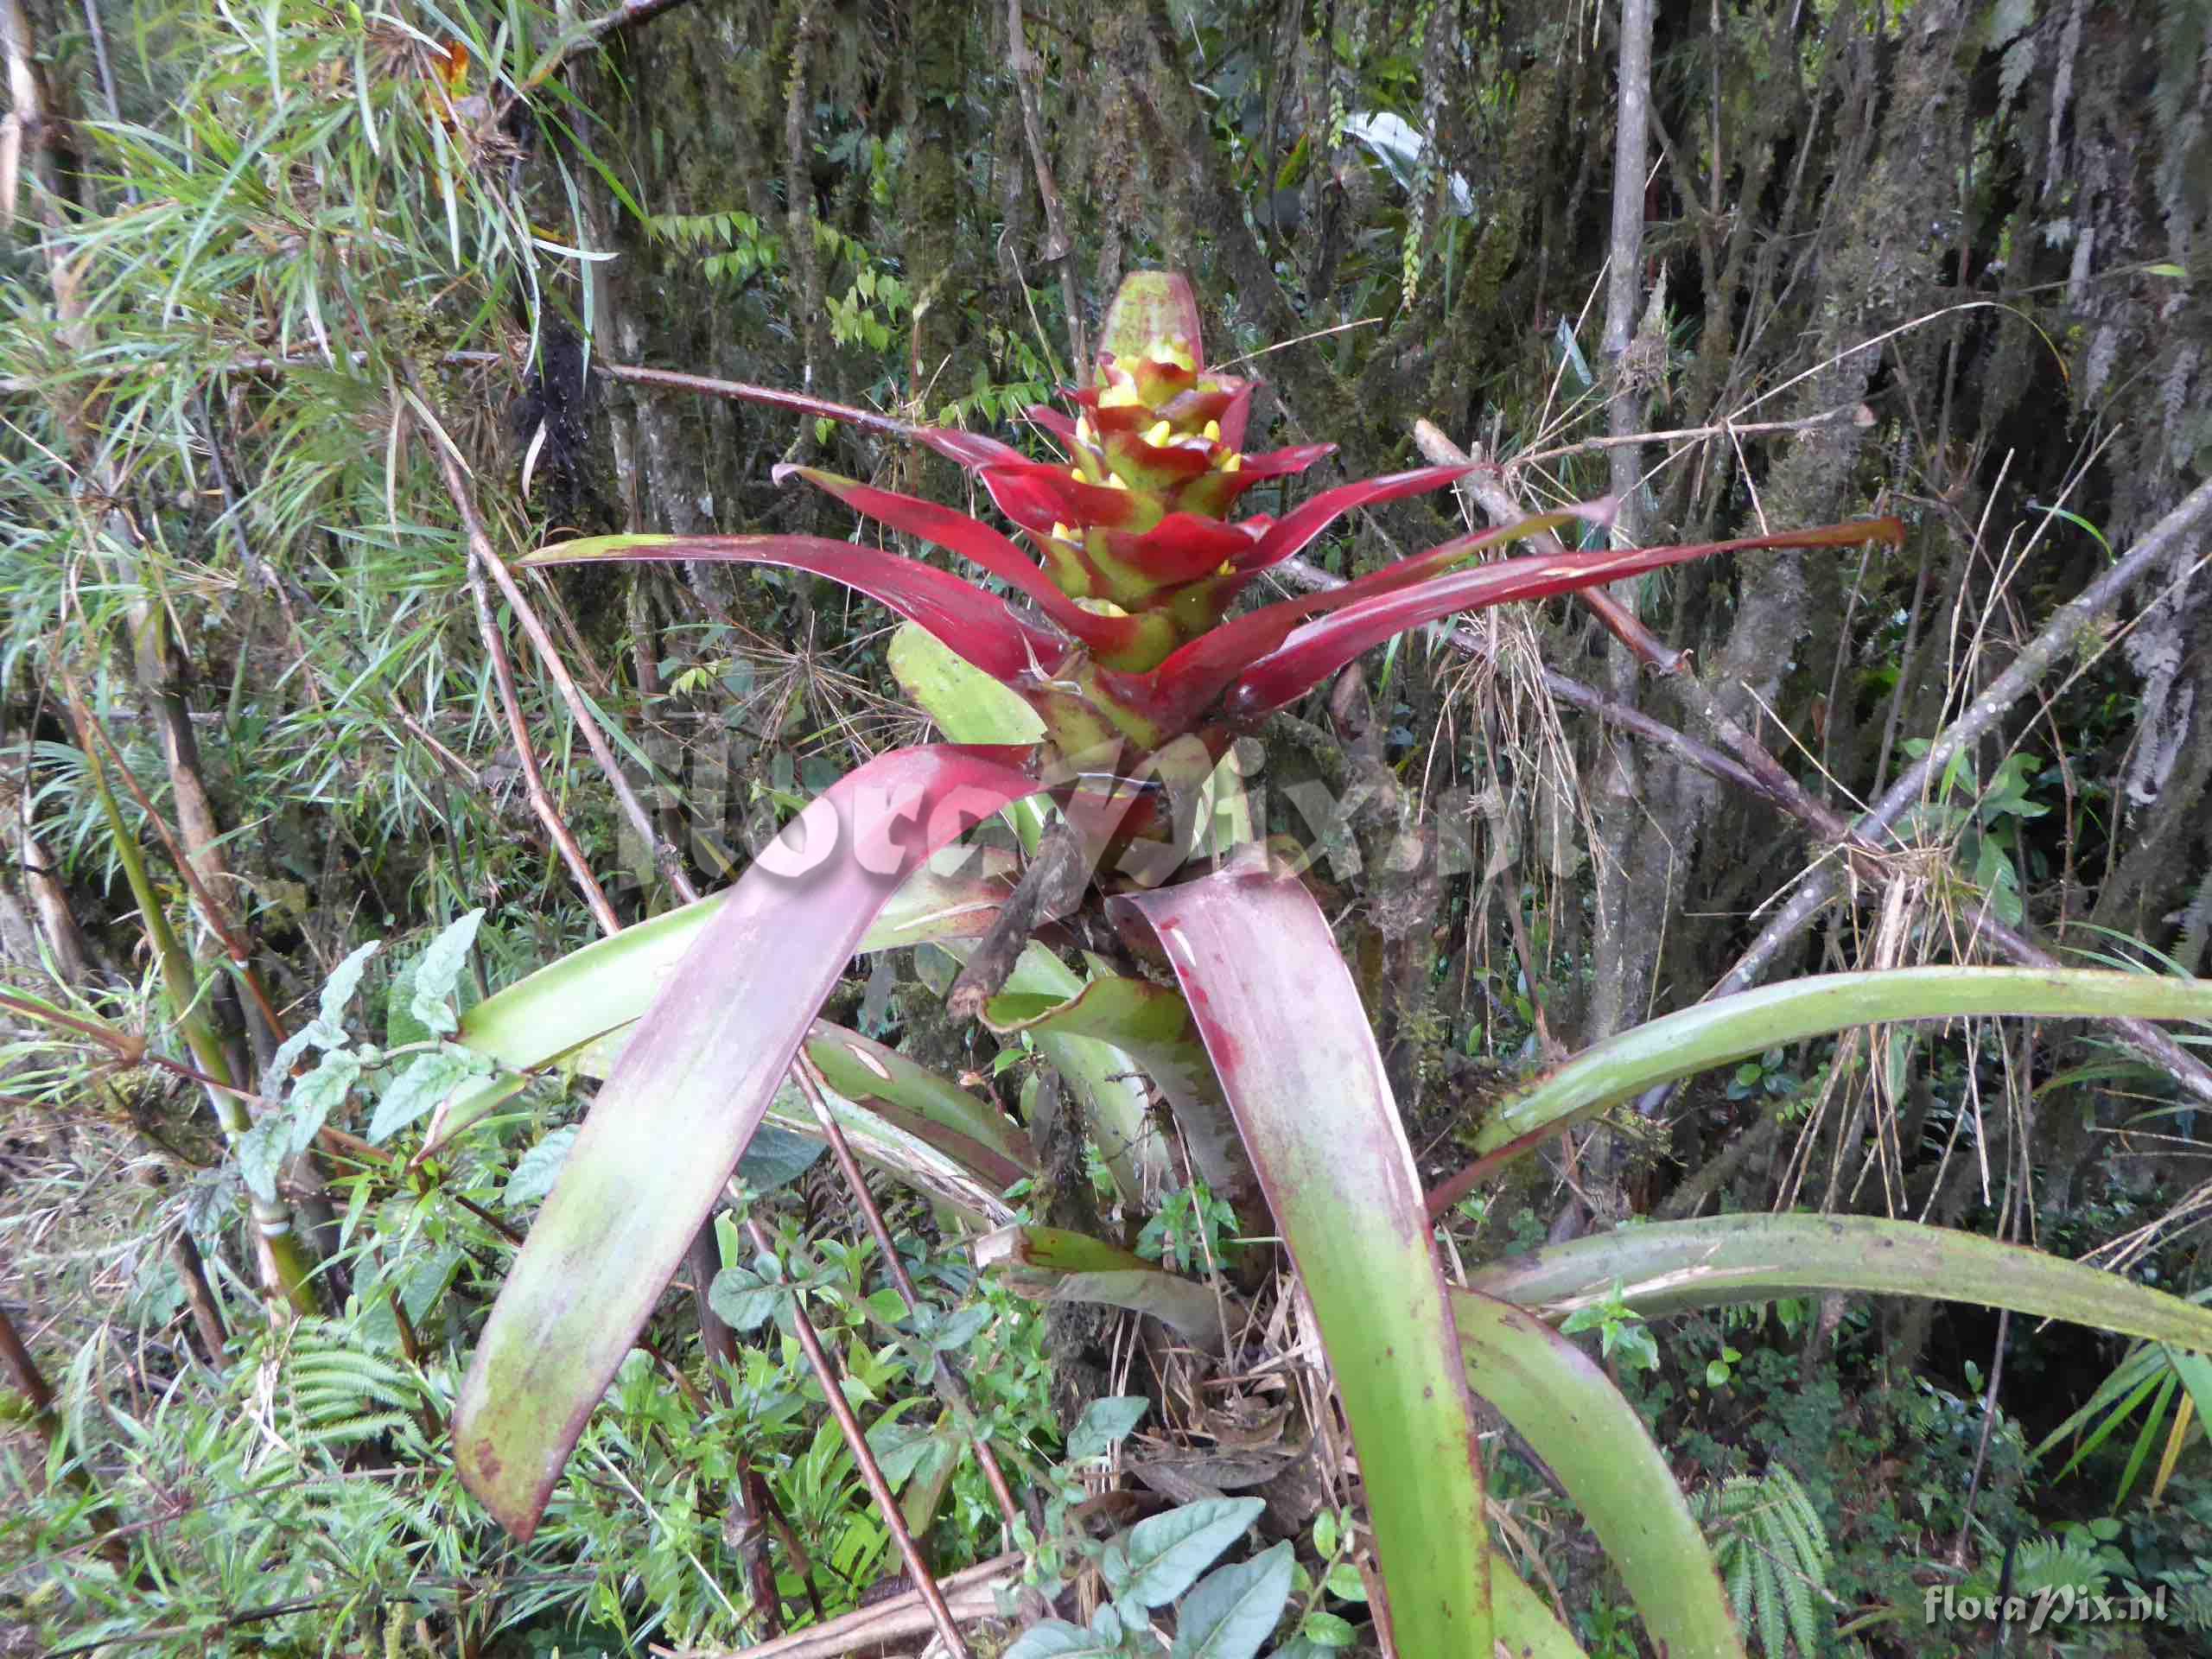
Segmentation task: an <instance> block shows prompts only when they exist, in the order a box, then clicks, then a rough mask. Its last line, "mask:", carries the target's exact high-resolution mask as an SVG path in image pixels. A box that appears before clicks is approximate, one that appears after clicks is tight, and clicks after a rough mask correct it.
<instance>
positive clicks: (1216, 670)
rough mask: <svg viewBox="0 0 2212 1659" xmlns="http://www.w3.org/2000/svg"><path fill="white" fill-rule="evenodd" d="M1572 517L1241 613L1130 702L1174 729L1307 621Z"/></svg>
mask: <svg viewBox="0 0 2212 1659" xmlns="http://www.w3.org/2000/svg"><path fill="white" fill-rule="evenodd" d="M1575 517H1576V514H1574V513H1573V512H1558V513H1548V514H1547V515H1545V516H1544V517H1543V518H1524V519H1522V521H1521V522H1520V523H1519V524H1508V525H1506V526H1505V527H1504V528H1503V529H1502V530H1486V531H1480V532H1478V533H1477V534H1475V535H1472V536H1463V537H1458V538H1457V539H1455V540H1453V541H1450V542H1446V543H1444V544H1443V545H1442V546H1441V547H1437V548H1433V549H1431V550H1429V551H1427V552H1426V553H1420V554H1416V555H1414V556H1413V557H1412V558H1410V559H1402V560H1401V561H1399V562H1398V563H1395V564H1393V565H1389V566H1386V567H1385V568H1384V569H1381V570H1375V571H1370V573H1369V574H1368V575H1364V576H1361V577H1358V578H1357V579H1355V580H1354V581H1351V582H1346V583H1345V584H1344V586H1343V587H1341V588H1332V589H1329V590H1328V591H1326V592H1323V593H1318V594H1300V595H1298V596H1297V597H1295V598H1293V599H1285V600H1279V601H1276V602H1275V603H1274V604H1273V605H1267V606H1262V607H1261V608H1260V609H1258V610H1256V611H1248V612H1246V613H1244V614H1243V616H1240V617H1236V618H1234V619H1232V620H1230V621H1227V622H1224V623H1221V624H1219V625H1218V626H1216V627H1213V628H1211V629H1210V630H1208V631H1207V632H1205V633H1202V634H1200V635H1199V636H1198V638H1197V639H1193V640H1192V641H1191V643H1190V644H1188V645H1185V646H1183V647H1182V648H1181V649H1179V650H1178V651H1176V652H1173V654H1172V655H1170V656H1169V657H1168V658H1167V660H1166V661H1165V662H1163V663H1162V664H1160V666H1159V667H1158V668H1157V669H1156V670H1154V671H1153V672H1152V674H1151V675H1150V676H1149V677H1147V678H1148V683H1149V690H1148V691H1147V693H1146V694H1144V695H1143V696H1141V697H1140V698H1139V701H1138V703H1137V706H1138V707H1140V708H1141V709H1143V710H1144V711H1145V712H1146V713H1147V714H1148V715H1151V716H1152V717H1153V718H1154V719H1155V720H1158V721H1161V722H1163V723H1164V724H1166V725H1167V726H1169V727H1170V728H1175V729H1181V728H1184V727H1185V726H1187V725H1188V724H1189V723H1190V722H1191V721H1194V720H1196V719H1197V718H1198V715H1200V714H1202V713H1203V712H1204V711H1205V709H1206V708H1207V706H1208V705H1209V704H1211V702H1213V700H1214V699H1215V698H1216V697H1217V696H1219V695H1220V694H1221V693H1222V691H1223V690H1224V689H1225V688H1226V687H1227V686H1228V685H1229V684H1230V683H1231V682H1232V681H1234V680H1236V678H1237V677H1239V676H1240V675H1242V674H1243V673H1244V672H1245V671H1247V670H1249V669H1250V668H1252V667H1253V666H1254V664H1258V663H1260V662H1261V661H1262V659H1263V658H1267V657H1268V655H1269V654H1270V653H1271V652H1274V650H1275V649H1276V648H1277V647H1278V646H1280V645H1281V644H1282V643H1283V641H1284V640H1286V639H1289V638H1290V636H1291V635H1292V634H1293V633H1294V632H1296V631H1297V630H1298V629H1299V628H1300V627H1301V626H1305V624H1306V620H1307V619H1309V618H1311V617H1313V616H1317V615H1319V614H1322V613H1325V612H1330V611H1336V610H1342V609H1347V608H1349V607H1352V606H1355V605H1358V604H1361V603H1363V602H1364V601H1371V600H1375V599H1379V598H1381V597H1382V596H1383V595H1384V594H1391V593H1395V592H1398V591H1399V590H1401V589H1404V588H1414V587H1417V586H1419V585H1420V584H1421V583H1422V582H1434V581H1436V580H1438V573H1439V572H1440V571H1446V570H1448V569H1450V567H1451V566H1452V565H1453V564H1456V563H1459V562H1461V561H1463V560H1465V559H1469V558H1471V557H1473V556H1475V555H1476V553H1478V552H1479V551H1480V550H1483V549H1484V548H1490V547H1496V546H1500V545H1503V543H1508V542H1513V541H1520V540H1523V539H1525V538H1527V537H1530V536H1535V535H1539V534H1541V532H1543V531H1547V530H1558V529H1560V528H1561V527H1562V526H1564V525H1566V524H1571V523H1573V520H1574V518H1575ZM1491 568H1496V567H1491ZM1222 585H1223V587H1224V588H1232V589H1233V588H1235V587H1236V586H1237V585H1238V583H1237V582H1234V581H1232V582H1224V583H1223V584H1222Z"/></svg>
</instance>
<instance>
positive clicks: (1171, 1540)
mask: <svg viewBox="0 0 2212 1659" xmlns="http://www.w3.org/2000/svg"><path fill="white" fill-rule="evenodd" d="M1265 1508H1267V1504H1266V1503H1264V1502H1263V1501H1262V1500H1261V1499H1259V1498H1256V1497H1216V1498H1208V1499H1206V1500H1205V1501H1204V1502H1202V1503H1185V1504H1184V1505H1183V1506H1182V1507H1181V1508H1179V1509H1173V1510H1168V1511H1167V1513H1166V1514H1165V1515H1155V1516H1153V1517H1152V1518H1151V1519H1150V1520H1148V1521H1140V1522H1137V1524H1136V1525H1135V1527H1134V1528H1132V1529H1130V1531H1129V1542H1128V1550H1129V1584H1128V1589H1127V1590H1126V1591H1124V1592H1122V1594H1121V1596H1120V1598H1119V1599H1124V1600H1129V1601H1135V1602H1137V1603H1139V1604H1141V1605H1143V1606H1147V1607H1158V1606H1161V1605H1165V1604H1166V1603H1167V1602H1171V1601H1173V1600H1174V1599H1175V1598H1176V1597H1178V1596H1179V1595H1181V1594H1182V1593H1183V1592H1185V1590H1187V1589H1189V1588H1190V1587H1191V1586H1192V1583H1193V1582H1195V1581H1196V1580H1197V1579H1198V1574H1199V1573H1203V1572H1205V1570H1206V1568H1207V1567H1211V1565H1212V1564H1213V1562H1214V1560H1215V1558H1216V1557H1217V1556H1218V1555H1219V1554H1221V1553H1222V1551H1224V1549H1227V1548H1229V1547H1230V1545H1231V1544H1233V1543H1235V1542H1236V1541H1237V1540H1238V1539H1239V1538H1241V1537H1243V1535H1244V1530H1245V1529H1246V1528H1248V1527H1249V1526H1250V1525H1251V1524H1252V1523H1253V1522H1255V1521H1256V1520H1258V1519H1259V1517H1260V1511H1261V1510H1264V1509H1265ZM1288 1562H1289V1557H1288V1556H1287V1554H1286V1555H1285V1557H1284V1563H1285V1565H1284V1573H1285V1577H1284V1580H1283V1584H1284V1593H1285V1594H1288V1593H1289V1582H1290V1580H1289V1578H1288V1572H1289V1567H1288ZM1264 1634H1265V1632H1262V1635H1264ZM1248 1651H1249V1652H1254V1653H1256V1652H1257V1651H1259V1644H1258V1643H1256V1642H1255V1643H1253V1645H1252V1647H1251V1648H1250V1649H1249V1650H1248Z"/></svg>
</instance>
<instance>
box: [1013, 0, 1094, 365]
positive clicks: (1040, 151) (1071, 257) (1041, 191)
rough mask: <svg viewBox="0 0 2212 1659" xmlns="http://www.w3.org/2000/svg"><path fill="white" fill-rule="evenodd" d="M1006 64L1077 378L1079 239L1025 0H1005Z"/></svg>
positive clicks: (1081, 360) (1082, 359)
mask: <svg viewBox="0 0 2212 1659" xmlns="http://www.w3.org/2000/svg"><path fill="white" fill-rule="evenodd" d="M1006 37H1007V38H1006V53H1007V67H1008V68H1010V69H1011V70H1013V72H1014V89H1015V92H1016V93H1017V94H1018V95H1019V97H1020V102H1021V128H1022V132H1023V135H1024V136H1025V137H1027V140H1028V144H1029V160H1030V164H1031V165H1032V166H1033V168H1035V169H1036V172H1037V194H1038V195H1039V196H1040V197H1041V198H1043V200H1044V203H1045V255H1044V257H1046V258H1047V259H1049V260H1051V261H1052V263H1053V264H1056V265H1058V267H1059V268H1060V304H1061V306H1062V308H1064V309H1065V311H1066V312H1067V315H1068V343H1069V346H1070V347H1071V349H1072V350H1073V352H1074V353H1075V361H1074V362H1073V363H1072V364H1071V365H1070V366H1069V372H1070V373H1071V375H1072V376H1073V377H1074V378H1076V379H1077V380H1078V381H1081V380H1083V379H1084V378H1085V377H1086V376H1087V375H1088V374H1089V373H1090V342H1089V340H1087V339H1085V337H1084V327H1083V308H1082V307H1080V306H1079V305H1077V303H1076V292H1075V243H1074V241H1073V240H1072V239H1071V238H1070V237H1069V235H1068V226H1067V214H1066V213H1065V211H1064V210H1063V209H1062V207H1061V206H1060V191H1059V187H1058V185H1057V184H1055V183H1054V182H1053V181H1052V161H1051V158H1050V157H1049V156H1047V155H1046V149H1045V120H1044V116H1043V114H1042V112H1041V108H1040V105H1041V103H1042V100H1041V99H1040V97H1039V86H1038V83H1039V79H1040V77H1039V73H1038V68H1037V57H1036V54H1034V53H1033V52H1032V51H1030V49H1029V37H1028V35H1027V34H1026V33H1025V32H1024V31H1023V29H1022V26H1021V0H1007V8H1006Z"/></svg>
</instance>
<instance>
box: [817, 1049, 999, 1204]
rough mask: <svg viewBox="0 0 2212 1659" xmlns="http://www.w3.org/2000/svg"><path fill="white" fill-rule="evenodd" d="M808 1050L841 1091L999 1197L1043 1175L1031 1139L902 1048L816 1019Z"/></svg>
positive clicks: (837, 1089)
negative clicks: (954, 1163)
mask: <svg viewBox="0 0 2212 1659" xmlns="http://www.w3.org/2000/svg"><path fill="white" fill-rule="evenodd" d="M806 1052H807V1056H808V1058H810V1059H812V1060H813V1062H814V1063H815V1065H817V1066H819V1067H820V1068H821V1070H822V1075H823V1077H825V1078H827V1079H828V1080H829V1085H830V1087H832V1088H833V1089H835V1090H836V1091H837V1092H838V1093H839V1094H841V1095H842V1096H845V1097H846V1098H847V1099H848V1100H854V1101H858V1102H861V1103H863V1104H865V1105H868V1106H870V1107H873V1108H874V1109H876V1110H878V1111H880V1112H881V1113H882V1114H883V1115H884V1116H886V1117H887V1118H889V1119H890V1120H891V1121H892V1122H895V1123H897V1124H898V1125H899V1127H900V1128H904V1129H906V1131H907V1133H909V1134H910V1135H918V1136H919V1137H920V1138H921V1139H923V1140H925V1141H928V1142H929V1143H930V1144H931V1146H934V1147H937V1148H938V1151H940V1152H943V1153H944V1154H947V1155H948V1156H950V1157H952V1158H955V1159H957V1160H959V1161H960V1162H961V1163H962V1164H963V1165H964V1166H966V1167H967V1168H968V1169H969V1170H970V1171H971V1172H972V1173H974V1174H975V1175H976V1177H977V1178H978V1179H980V1180H982V1183H983V1185H986V1186H988V1187H989V1188H990V1189H991V1190H992V1191H993V1192H1002V1191H1004V1190H1005V1189H1006V1188H1007V1187H1009V1186H1011V1185H1014V1182H1016V1181H1018V1180H1020V1179H1021V1178H1022V1177H1023V1176H1025V1175H1034V1174H1035V1173H1037V1156H1036V1154H1035V1152H1034V1151H1033V1149H1032V1148H1031V1147H1030V1144H1029V1137H1028V1135H1026V1134H1024V1133H1023V1132H1022V1130H1021V1129H1020V1127H1019V1126H1018V1125H1016V1124H1015V1123H1014V1122H1013V1120H1012V1119H1010V1118H1008V1117H1007V1116H1006V1114H1005V1113H1003V1112H1001V1111H1000V1110H999V1109H998V1108H997V1106H996V1105H995V1104H993V1103H989V1102H988V1101H982V1100H978V1099H977V1098H976V1096H973V1095H971V1094H969V1092H968V1091H967V1090H964V1089H963V1088H961V1087H960V1086H959V1085H958V1084H956V1083H954V1082H953V1081H952V1080H951V1079H950V1078H949V1077H944V1076H942V1075H941V1074H939V1073H938V1072H936V1071H931V1070H930V1069H929V1067H927V1066H925V1065H919V1064H918V1063H917V1062H915V1061H914V1060H912V1059H910V1058H907V1057H906V1055H904V1054H901V1053H900V1052H899V1051H898V1050H897V1049H895V1048H887V1047H886V1046H884V1045H883V1044H881V1043H879V1042H877V1041H876V1040H875V1039H873V1038H870V1037H863V1036H862V1035H861V1033H859V1032H857V1031H850V1030H848V1029H847V1028H846V1027H843V1026H839V1025H833V1024H832V1023H830V1022H829V1020H816V1021H815V1022H814V1030H813V1032H812V1033H810V1035H809V1036H808V1038H807V1039H806Z"/></svg>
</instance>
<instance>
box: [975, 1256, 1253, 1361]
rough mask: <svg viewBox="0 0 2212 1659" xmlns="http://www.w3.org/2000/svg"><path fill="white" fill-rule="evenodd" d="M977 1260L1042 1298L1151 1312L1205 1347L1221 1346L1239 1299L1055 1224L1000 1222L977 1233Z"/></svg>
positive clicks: (1004, 1279) (1216, 1348) (999, 1276)
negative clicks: (991, 1229)
mask: <svg viewBox="0 0 2212 1659" xmlns="http://www.w3.org/2000/svg"><path fill="white" fill-rule="evenodd" d="M974 1249H975V1255H976V1266H977V1267H978V1268H982V1270H983V1271H984V1272H986V1273H988V1274H990V1275H991V1276H992V1277H993V1278H995V1279H996V1280H998V1281H1001V1282H1002V1283H1003V1284H1005V1285H1006V1286H1007V1287H1008V1288H1009V1289H1011V1290H1013V1291H1014V1292H1015V1293H1016V1294H1020V1295H1023V1296H1028V1297H1033V1298H1035V1299H1036V1300H1039V1301H1053V1302H1097V1303H1102V1304H1103V1305H1104V1306H1109V1307H1125V1308H1127V1309H1128V1310H1129V1311H1130V1312H1131V1313H1149V1314H1151V1315H1152V1316H1153V1317H1154V1319H1158V1320H1160V1323H1161V1324H1163V1325H1166V1326H1167V1328H1168V1329H1169V1330H1171V1331H1173V1332H1175V1334H1176V1335H1178V1336H1179V1337H1181V1338H1183V1339H1184V1340H1185V1341H1186V1342H1189V1343H1190V1344H1192V1345H1193V1346H1194V1347H1198V1348H1203V1349H1205V1351H1207V1352H1208V1353H1215V1354H1217V1353H1219V1352H1221V1351H1222V1349H1223V1346H1224V1342H1225V1340H1226V1337H1227V1332H1225V1331H1224V1328H1223V1326H1224V1317H1226V1318H1227V1319H1228V1320H1229V1321H1230V1322H1232V1323H1233V1322H1235V1320H1236V1313H1235V1311H1234V1309H1235V1304H1234V1303H1233V1302H1232V1301H1230V1300H1228V1293H1227V1292H1225V1291H1217V1290H1215V1289H1213V1288H1212V1287H1209V1286H1206V1285H1202V1284H1199V1283H1198V1281H1196V1280H1192V1279H1185V1278H1184V1277H1183V1276H1182V1275H1181V1274H1173V1273H1169V1272H1167V1271H1166V1269H1164V1268H1160V1267H1159V1266H1157V1265H1156V1264H1154V1263H1153V1262H1147V1261H1146V1260H1145V1259H1144V1258H1143V1257H1142V1256H1140V1255H1132V1254H1131V1253H1130V1252H1128V1251H1127V1250H1124V1249H1121V1248H1119V1247H1118V1246H1116V1245H1112V1244H1108V1243H1103V1241H1101V1240H1098V1239H1095V1238H1091V1237H1089V1236H1086V1235H1084V1234H1082V1233H1071V1232H1067V1231H1065V1230H1061V1229H1059V1228H1056V1227H1028V1226H1014V1227H1001V1228H1000V1229H999V1230H997V1231H996V1232H994V1233H989V1234H986V1235H985V1236H983V1237H982V1238H979V1239H977V1240H976V1243H975V1246H974Z"/></svg>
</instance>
